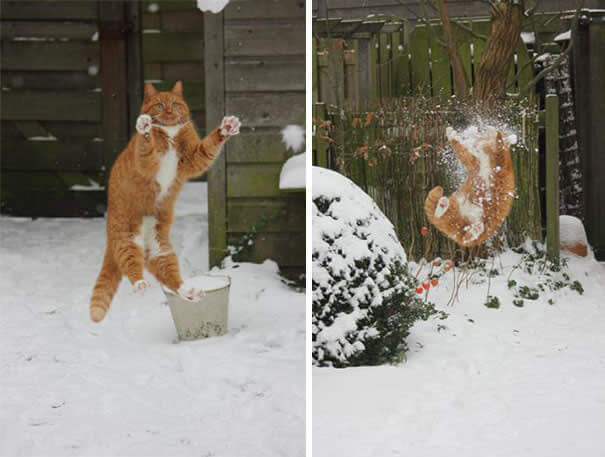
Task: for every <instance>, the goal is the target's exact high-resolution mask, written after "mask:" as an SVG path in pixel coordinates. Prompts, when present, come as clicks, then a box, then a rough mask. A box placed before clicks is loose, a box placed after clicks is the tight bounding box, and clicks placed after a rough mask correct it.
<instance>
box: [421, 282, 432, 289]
mask: <svg viewBox="0 0 605 457" xmlns="http://www.w3.org/2000/svg"><path fill="white" fill-rule="evenodd" d="M422 287H423V288H424V290H429V288H430V287H431V285H430V284H429V282H428V281H424V282H423V283H422Z"/></svg>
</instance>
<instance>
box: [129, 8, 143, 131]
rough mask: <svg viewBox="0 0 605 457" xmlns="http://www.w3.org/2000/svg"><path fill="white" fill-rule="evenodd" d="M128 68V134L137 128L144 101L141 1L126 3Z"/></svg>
mask: <svg viewBox="0 0 605 457" xmlns="http://www.w3.org/2000/svg"><path fill="white" fill-rule="evenodd" d="M126 21H127V27H126V33H127V35H126V56H127V59H128V60H127V61H128V65H127V68H126V71H127V74H128V78H127V85H128V132H129V133H128V135H129V136H130V135H132V134H133V133H134V130H135V125H136V120H137V117H138V116H139V112H140V109H141V104H142V103H143V55H142V54H143V53H142V42H141V33H142V32H141V5H140V2H138V1H136V2H127V3H126Z"/></svg>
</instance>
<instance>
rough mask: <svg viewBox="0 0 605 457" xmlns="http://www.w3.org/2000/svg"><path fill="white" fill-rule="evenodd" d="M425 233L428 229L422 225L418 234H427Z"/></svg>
mask: <svg viewBox="0 0 605 457" xmlns="http://www.w3.org/2000/svg"><path fill="white" fill-rule="evenodd" d="M427 233H429V229H427V228H426V227H422V228H421V229H420V234H421V235H422V236H426V235H427Z"/></svg>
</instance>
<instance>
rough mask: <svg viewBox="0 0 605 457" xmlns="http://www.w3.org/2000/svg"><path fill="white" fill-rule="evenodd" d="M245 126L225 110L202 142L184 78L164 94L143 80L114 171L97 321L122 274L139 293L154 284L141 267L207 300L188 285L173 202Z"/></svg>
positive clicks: (93, 306) (96, 294)
mask: <svg viewBox="0 0 605 457" xmlns="http://www.w3.org/2000/svg"><path fill="white" fill-rule="evenodd" d="M239 128H240V122H239V120H238V118H237V117H234V116H227V117H225V118H223V120H222V122H221V125H220V126H219V127H218V128H216V129H215V130H213V131H212V132H211V133H210V134H209V135H208V136H206V137H205V138H204V139H203V140H200V138H199V136H198V135H197V133H196V131H195V128H194V127H193V124H192V122H191V119H190V116H189V108H188V106H187V104H186V103H185V100H184V99H183V85H182V83H181V82H180V81H177V83H176V84H175V85H174V87H173V88H172V90H171V91H168V92H158V91H157V90H156V89H155V87H153V85H152V84H149V83H148V84H147V85H146V86H145V96H144V99H143V104H142V106H141V112H140V115H139V117H138V118H137V122H136V130H137V133H135V134H134V135H133V137H132V138H131V139H130V142H129V143H128V145H127V146H126V149H124V150H123V151H122V152H121V154H120V155H119V156H118V158H117V159H116V161H115V163H114V164H113V167H112V169H111V173H110V176H109V183H108V195H107V199H108V204H107V247H106V250H105V257H104V259H103V266H102V268H101V273H100V274H99V277H98V279H97V283H96V285H95V287H94V290H93V293H92V298H91V301H90V317H91V319H92V320H93V321H94V322H99V321H101V320H102V319H103V318H104V317H105V314H106V313H107V310H108V309H109V305H110V303H111V301H112V299H113V296H114V294H115V292H116V290H117V289H118V285H119V284H120V281H121V279H122V276H126V277H127V278H128V280H129V281H130V282H131V284H132V286H133V290H134V292H135V293H137V292H140V291H142V290H144V289H147V288H148V287H150V284H149V283H148V282H147V281H146V280H144V279H143V267H146V268H147V270H148V271H149V272H150V273H151V274H153V276H155V278H156V279H157V280H158V281H159V282H160V283H161V284H163V285H165V286H166V287H168V288H169V289H171V290H172V291H173V292H174V293H176V294H178V295H180V296H181V297H183V298H184V299H186V300H189V301H199V300H200V299H201V297H202V295H203V291H202V290H195V289H188V290H184V287H183V280H182V279H181V275H180V273H179V263H178V259H177V257H176V255H175V253H174V251H173V249H172V246H171V245H170V237H169V234H170V226H171V225H172V221H173V213H174V202H175V200H176V198H177V196H178V195H179V192H180V191H181V189H182V187H183V184H184V183H185V181H187V180H188V179H190V178H193V177H195V176H199V175H201V174H202V173H203V172H204V171H206V170H207V169H208V167H209V166H210V164H211V163H212V161H213V160H214V159H215V158H216V157H217V156H218V154H219V153H220V151H221V147H222V145H223V144H224V143H225V141H226V140H227V139H229V137H231V136H233V135H237V134H238V133H239Z"/></svg>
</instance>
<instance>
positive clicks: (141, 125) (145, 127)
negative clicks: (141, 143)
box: [136, 114, 151, 135]
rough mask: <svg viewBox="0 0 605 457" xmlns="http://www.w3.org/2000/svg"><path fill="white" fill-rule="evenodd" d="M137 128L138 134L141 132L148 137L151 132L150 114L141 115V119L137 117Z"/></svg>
mask: <svg viewBox="0 0 605 457" xmlns="http://www.w3.org/2000/svg"><path fill="white" fill-rule="evenodd" d="M136 128H137V132H139V133H140V134H141V135H146V134H148V133H149V132H151V116H149V115H148V114H141V115H140V116H139V117H137V124H136Z"/></svg>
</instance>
